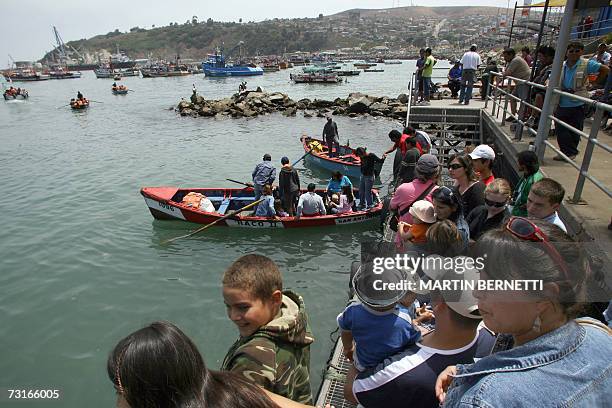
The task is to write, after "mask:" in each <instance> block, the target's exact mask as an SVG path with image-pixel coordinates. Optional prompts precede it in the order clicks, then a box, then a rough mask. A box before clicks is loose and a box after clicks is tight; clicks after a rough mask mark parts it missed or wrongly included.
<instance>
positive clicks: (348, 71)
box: [336, 69, 361, 76]
mask: <svg viewBox="0 0 612 408" xmlns="http://www.w3.org/2000/svg"><path fill="white" fill-rule="evenodd" d="M336 73H337V74H338V76H356V75H359V74H360V73H361V71H359V70H358V69H346V70H339V71H336Z"/></svg>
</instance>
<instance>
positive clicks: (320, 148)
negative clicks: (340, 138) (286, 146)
mask: <svg viewBox="0 0 612 408" xmlns="http://www.w3.org/2000/svg"><path fill="white" fill-rule="evenodd" d="M308 147H309V148H310V149H311V150H312V151H313V152H315V153H321V152H322V151H323V145H322V144H321V143H320V142H317V141H316V140H313V141H311V142H309V143H308Z"/></svg>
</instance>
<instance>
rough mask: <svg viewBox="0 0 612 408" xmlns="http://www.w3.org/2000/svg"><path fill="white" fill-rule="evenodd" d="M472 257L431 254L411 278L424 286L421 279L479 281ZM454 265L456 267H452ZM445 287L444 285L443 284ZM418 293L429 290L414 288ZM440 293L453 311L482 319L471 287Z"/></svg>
mask: <svg viewBox="0 0 612 408" xmlns="http://www.w3.org/2000/svg"><path fill="white" fill-rule="evenodd" d="M468 259H469V260H472V261H473V259H472V258H469V257H465V256H456V257H454V258H445V257H442V256H439V255H430V256H428V257H426V258H423V263H422V268H421V271H419V272H417V273H413V274H411V276H410V278H411V280H412V281H413V282H414V284H415V287H417V288H422V286H423V285H420V284H419V281H422V282H426V281H440V282H444V281H457V282H459V281H466V282H474V284H476V283H475V282H476V281H478V277H479V274H478V273H479V272H478V270H477V269H476V267H475V266H474V264H473V262H472V263H470V262H468V261H467V260H468ZM451 265H454V268H452V267H451ZM442 287H444V286H442ZM413 292H415V293H418V294H426V293H427V290H422V289H421V290H419V289H416V290H413ZM440 294H441V295H442V298H443V299H444V303H446V304H447V305H448V307H450V308H451V309H453V311H455V312H457V313H458V314H460V315H461V316H465V317H469V318H470V319H481V318H482V317H481V316H480V313H479V311H478V300H477V299H476V298H475V297H474V295H473V294H472V290H471V289H470V288H469V287H465V288H461V287H460V286H458V287H457V289H456V290H445V289H443V290H441V291H440Z"/></svg>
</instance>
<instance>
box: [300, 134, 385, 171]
mask: <svg viewBox="0 0 612 408" xmlns="http://www.w3.org/2000/svg"><path fill="white" fill-rule="evenodd" d="M301 141H302V146H303V147H304V152H309V151H310V150H311V149H310V146H309V143H310V142H313V141H314V142H319V143H321V144H322V145H323V144H324V142H323V140H320V139H313V138H309V137H302V138H301ZM304 163H305V164H306V165H313V166H317V167H320V168H322V169H325V170H329V171H330V172H331V173H333V172H336V171H339V172H340V173H342V174H343V175H345V176H348V177H350V178H352V179H354V180H359V178H360V177H361V160H360V159H359V157H357V155H356V154H355V150H353V149H352V148H351V147H349V146H340V152H339V154H338V157H329V156H328V155H327V149H326V148H325V150H324V151H323V152H315V151H314V150H313V151H312V152H311V153H310V154H308V155H306V156H305V157H304ZM381 169H382V163H376V164H375V166H374V173H375V174H376V177H377V178H378V177H379V175H380V171H381ZM330 176H331V174H330Z"/></svg>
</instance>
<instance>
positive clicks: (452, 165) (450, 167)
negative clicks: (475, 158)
mask: <svg viewBox="0 0 612 408" xmlns="http://www.w3.org/2000/svg"><path fill="white" fill-rule="evenodd" d="M462 167H463V165H462V164H459V163H453V164H449V165H448V168H449V169H452V170H457V169H460V168H462Z"/></svg>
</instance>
